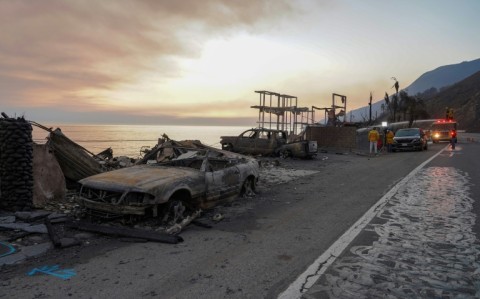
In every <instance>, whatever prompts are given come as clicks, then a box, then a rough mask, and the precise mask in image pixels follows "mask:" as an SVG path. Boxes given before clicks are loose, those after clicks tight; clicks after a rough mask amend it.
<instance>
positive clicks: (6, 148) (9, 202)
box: [0, 112, 33, 211]
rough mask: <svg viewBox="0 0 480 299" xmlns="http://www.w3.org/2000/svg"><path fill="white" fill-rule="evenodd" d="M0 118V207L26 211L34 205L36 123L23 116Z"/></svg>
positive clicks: (3, 115)
mask: <svg viewBox="0 0 480 299" xmlns="http://www.w3.org/2000/svg"><path fill="white" fill-rule="evenodd" d="M2 117H3V118H0V208H3V209H5V210H12V211H22V210H24V211H26V210H30V209H31V208H32V194H33V166H32V165H33V163H32V159H33V148H32V145H33V141H32V126H31V125H30V123H29V122H28V121H26V120H25V119H24V118H23V117H20V118H16V119H15V118H10V117H8V115H6V114H5V113H3V112H2Z"/></svg>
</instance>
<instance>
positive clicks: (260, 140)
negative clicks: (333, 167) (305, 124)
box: [220, 128, 317, 158]
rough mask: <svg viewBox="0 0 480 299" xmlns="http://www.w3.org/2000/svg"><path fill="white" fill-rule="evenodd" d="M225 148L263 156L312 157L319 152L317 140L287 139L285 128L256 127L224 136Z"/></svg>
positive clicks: (223, 143)
mask: <svg viewBox="0 0 480 299" xmlns="http://www.w3.org/2000/svg"><path fill="white" fill-rule="evenodd" d="M220 139H221V140H220V144H221V145H222V149H223V150H227V151H232V152H235V153H241V154H249V155H263V156H281V157H284V158H286V157H297V158H311V157H314V156H315V155H316V154H317V142H316V141H308V140H297V141H295V142H288V141H287V132H286V131H283V130H274V129H264V128H255V129H249V130H247V131H245V132H243V133H241V134H240V135H239V136H222V137H220Z"/></svg>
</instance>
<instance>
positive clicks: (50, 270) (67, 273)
mask: <svg viewBox="0 0 480 299" xmlns="http://www.w3.org/2000/svg"><path fill="white" fill-rule="evenodd" d="M59 268H60V267H59V266H58V265H54V266H43V267H41V268H34V269H32V270H31V271H30V272H28V273H27V275H28V276H33V275H35V274H36V273H44V274H48V275H52V276H55V277H59V278H61V279H69V278H71V277H72V276H75V275H77V273H76V272H75V269H63V270H60V269H59Z"/></svg>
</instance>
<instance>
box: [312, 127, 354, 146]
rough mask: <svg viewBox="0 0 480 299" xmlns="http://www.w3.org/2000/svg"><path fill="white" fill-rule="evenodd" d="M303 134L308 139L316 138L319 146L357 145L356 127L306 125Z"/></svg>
mask: <svg viewBox="0 0 480 299" xmlns="http://www.w3.org/2000/svg"><path fill="white" fill-rule="evenodd" d="M305 134H306V135H305V137H306V138H307V139H308V140H316V141H317V145H318V146H319V147H334V148H344V149H355V148H356V147H357V128H356V127H308V128H307V130H306V132H305Z"/></svg>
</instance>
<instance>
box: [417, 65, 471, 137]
mask: <svg viewBox="0 0 480 299" xmlns="http://www.w3.org/2000/svg"><path fill="white" fill-rule="evenodd" d="M425 102H426V105H427V111H428V112H429V114H430V116H431V117H432V118H444V117H445V108H446V107H449V108H453V109H454V111H455V115H454V117H455V119H456V120H457V122H458V125H459V130H466V131H467V132H480V72H477V73H475V74H473V75H472V76H470V77H468V78H466V79H464V80H462V81H460V82H458V83H456V84H454V85H452V86H450V87H448V88H446V89H444V90H442V91H441V92H439V93H437V94H435V95H434V96H432V97H430V98H426V99H425Z"/></svg>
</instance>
